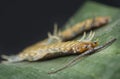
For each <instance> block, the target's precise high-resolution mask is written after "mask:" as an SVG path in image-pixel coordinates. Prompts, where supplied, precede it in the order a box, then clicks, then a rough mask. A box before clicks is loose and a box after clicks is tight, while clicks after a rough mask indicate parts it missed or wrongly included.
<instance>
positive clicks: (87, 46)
mask: <svg viewBox="0 0 120 79" xmlns="http://www.w3.org/2000/svg"><path fill="white" fill-rule="evenodd" d="M109 20H110V17H108V16H99V17H95V18H92V19H87V20H85V21H83V22H80V23H77V24H75V25H73V26H71V27H70V28H68V29H65V30H64V31H60V30H58V28H57V24H55V26H54V32H53V35H52V34H51V33H50V32H48V38H47V39H44V40H43V41H40V42H38V43H36V44H34V45H32V46H29V47H27V48H25V49H23V50H22V51H21V52H20V53H18V54H17V55H11V56H6V55H2V56H1V57H2V58H3V59H5V61H3V62H7V63H13V62H21V61H24V60H27V61H37V60H42V59H48V58H54V57H61V56H64V55H78V54H80V55H82V54H83V53H85V52H87V51H90V50H91V49H94V48H96V47H98V46H99V45H98V44H99V43H98V42H97V41H92V40H93V38H94V36H95V32H93V31H90V33H89V35H88V36H87V35H86V32H85V31H88V30H92V29H93V28H99V27H101V26H103V25H105V24H107V23H108V22H109ZM83 32H84V34H83V36H82V37H81V39H79V40H70V39H71V38H74V37H75V36H76V35H78V34H81V33H83ZM112 42H113V41H112ZM104 46H106V45H103V46H100V47H101V48H102V47H104ZM101 48H97V49H95V50H98V49H101ZM89 53H91V52H89Z"/></svg>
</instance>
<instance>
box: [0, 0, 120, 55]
mask: <svg viewBox="0 0 120 79" xmlns="http://www.w3.org/2000/svg"><path fill="white" fill-rule="evenodd" d="M95 1H97V2H100V3H104V4H107V5H111V6H115V7H120V1H119V0H95ZM84 2H85V0H1V1H0V54H9V55H10V54H14V53H18V52H19V51H21V50H22V49H23V48H25V47H27V46H29V45H31V44H33V43H36V42H37V41H39V40H41V39H43V38H46V37H47V32H48V31H52V30H53V24H54V22H57V23H58V25H59V27H60V26H62V25H63V24H64V23H65V22H66V21H67V20H68V19H69V18H70V17H71V16H72V15H73V14H74V13H75V12H76V10H77V9H78V8H80V7H81V6H82V4H83V3H84Z"/></svg>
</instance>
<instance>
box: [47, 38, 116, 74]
mask: <svg viewBox="0 0 120 79" xmlns="http://www.w3.org/2000/svg"><path fill="white" fill-rule="evenodd" d="M115 41H116V38H114V39H111V40H110V41H108V42H106V43H105V44H104V45H101V46H98V47H95V48H93V49H90V50H88V51H86V52H84V53H82V54H80V55H79V56H77V57H75V58H74V59H73V60H71V61H69V62H68V63H67V64H66V65H64V66H63V67H60V68H59V69H57V70H55V71H51V72H48V74H54V73H57V72H59V71H61V70H63V69H65V68H67V67H69V66H70V65H71V64H73V63H76V61H77V60H78V59H80V58H81V57H84V56H86V55H89V54H93V53H94V52H96V51H98V50H100V49H103V48H105V47H106V46H110V45H111V44H112V43H113V42H115Z"/></svg>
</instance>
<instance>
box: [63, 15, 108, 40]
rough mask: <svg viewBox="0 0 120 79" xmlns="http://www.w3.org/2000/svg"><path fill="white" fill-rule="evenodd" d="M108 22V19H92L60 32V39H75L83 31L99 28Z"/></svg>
mask: <svg viewBox="0 0 120 79" xmlns="http://www.w3.org/2000/svg"><path fill="white" fill-rule="evenodd" d="M109 20H110V17H95V18H93V19H87V20H85V21H83V22H79V23H77V24H75V25H74V26H72V27H69V28H67V29H66V30H64V31H63V32H61V37H62V39H63V40H68V39H71V38H73V37H75V36H76V35H77V34H79V33H82V32H83V31H87V30H90V29H93V28H97V27H101V26H102V25H105V24H107V23H108V22H109Z"/></svg>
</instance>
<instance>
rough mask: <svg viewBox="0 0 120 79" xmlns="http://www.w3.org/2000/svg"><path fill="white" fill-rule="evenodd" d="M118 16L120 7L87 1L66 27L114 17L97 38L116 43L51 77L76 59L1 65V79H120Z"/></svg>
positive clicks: (100, 29) (68, 58) (119, 20)
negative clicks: (97, 17)
mask: <svg viewBox="0 0 120 79" xmlns="http://www.w3.org/2000/svg"><path fill="white" fill-rule="evenodd" d="M119 13H120V10H119V9H118V8H114V7H110V6H106V5H103V4H99V3H95V2H89V1H88V2H87V3H85V4H84V6H83V7H82V8H81V9H79V10H78V11H77V12H76V14H75V15H74V16H73V17H71V18H70V20H69V21H68V22H67V23H66V25H65V27H68V26H71V25H74V24H75V23H77V22H80V21H83V20H85V19H87V18H92V17H94V16H111V22H110V23H109V24H108V25H106V26H104V27H101V28H99V29H96V30H95V32H96V35H95V38H99V41H100V44H103V43H105V42H106V41H108V40H110V39H111V38H117V41H116V42H115V43H114V44H112V45H111V46H110V47H108V48H106V49H104V50H102V51H100V52H98V53H95V54H93V55H90V56H88V57H86V58H84V60H82V61H79V62H78V63H77V64H75V65H73V66H72V67H69V68H67V69H65V70H63V71H61V72H58V73H56V74H52V75H50V74H47V73H48V72H49V71H51V70H55V69H58V68H59V67H60V66H63V65H64V64H65V63H67V62H68V61H70V60H71V59H73V58H74V57H75V56H69V57H61V58H57V59H53V60H47V61H38V62H20V63H9V64H0V79H78V78H79V79H120V49H119V47H120V34H119V32H120V16H119Z"/></svg>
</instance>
